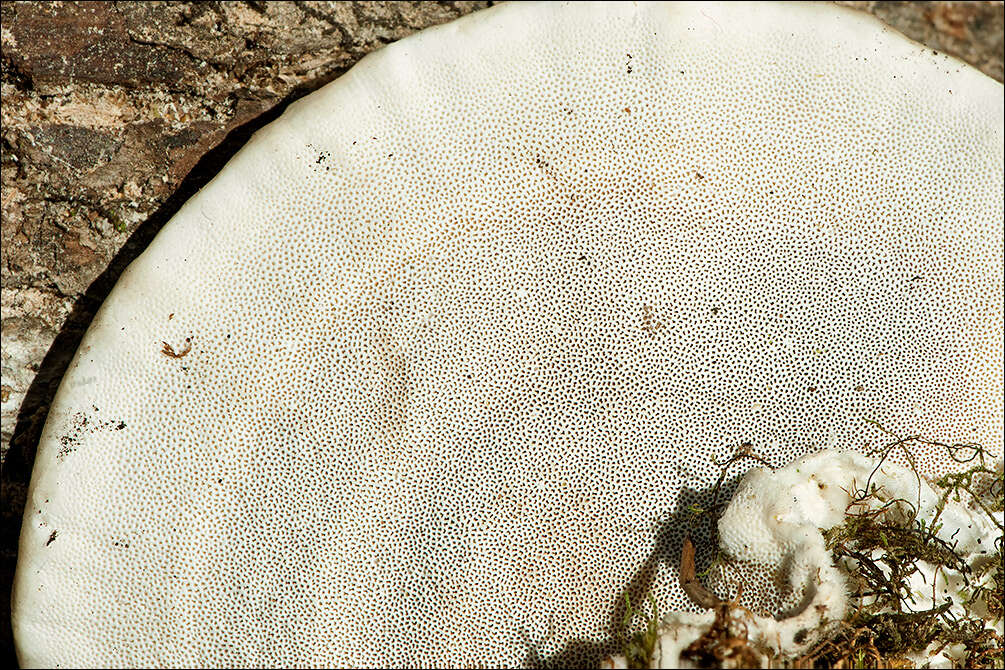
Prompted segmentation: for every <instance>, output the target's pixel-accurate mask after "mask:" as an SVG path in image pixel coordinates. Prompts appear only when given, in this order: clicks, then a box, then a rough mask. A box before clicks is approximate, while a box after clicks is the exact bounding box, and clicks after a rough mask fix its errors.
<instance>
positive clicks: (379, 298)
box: [13, 3, 1003, 667]
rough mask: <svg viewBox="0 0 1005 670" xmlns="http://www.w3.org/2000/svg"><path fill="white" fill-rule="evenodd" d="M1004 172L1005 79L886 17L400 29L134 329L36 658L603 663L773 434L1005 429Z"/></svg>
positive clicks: (148, 662) (41, 484)
mask: <svg viewBox="0 0 1005 670" xmlns="http://www.w3.org/2000/svg"><path fill="white" fill-rule="evenodd" d="M1002 183H1003V182H1002V89H1001V86H1000V85H998V84H996V83H995V82H993V81H991V80H990V79H988V78H986V77H984V76H983V75H981V74H980V73H978V72H976V71H974V70H972V69H970V68H968V67H967V66H965V65H962V64H961V63H959V62H957V61H955V60H952V59H950V58H947V57H945V56H943V55H938V54H933V53H932V52H931V51H928V50H925V49H923V48H922V47H921V46H920V45H917V44H915V43H912V42H910V41H908V40H906V39H904V38H903V37H901V36H899V35H896V34H893V33H891V32H889V31H888V30H887V29H885V28H883V27H882V26H881V25H880V24H878V23H877V22H875V21H874V20H873V19H871V18H869V17H867V16H864V15H859V14H857V13H855V12H852V11H850V10H843V9H837V8H833V7H829V6H823V5H808V6H804V5H790V4H779V5H772V4H757V5H755V6H750V5H744V4H739V3H726V4H723V5H704V4H698V5H692V4H682V5H649V4H645V3H638V4H636V3H606V4H599V5H575V4H574V5H561V4H545V5H527V4H523V3H516V4H514V5H513V6H502V7H498V8H493V9H491V10H488V11H485V12H480V13H478V14H475V15H473V16H471V17H469V18H466V19H463V20H460V21H457V22H456V23H453V24H449V25H447V26H443V27H439V28H435V29H432V30H428V31H424V32H423V33H421V34H419V35H417V36H415V37H411V38H409V39H406V40H403V41H401V42H400V43H398V44H395V45H392V46H391V47H388V48H386V49H384V50H382V51H381V52H380V53H378V54H375V55H374V56H371V57H368V58H367V59H365V60H364V61H363V62H361V63H360V64H359V65H358V66H356V67H354V68H353V69H352V70H351V71H350V72H348V73H347V74H346V75H344V76H343V77H341V78H340V79H339V80H338V81H336V82H334V83H332V84H331V85H329V86H327V87H325V88H323V89H321V90H319V91H317V92H316V93H314V94H312V95H310V96H308V97H306V98H305V99H303V100H302V101H300V102H298V103H296V104H295V105H292V106H291V107H290V108H289V109H288V110H287V111H286V113H285V114H284V115H283V116H282V117H281V118H280V119H279V120H277V121H276V122H274V123H273V124H271V125H270V126H269V127H268V128H266V129H264V130H263V131H261V132H260V133H259V134H258V135H257V136H256V137H255V138H254V139H253V140H252V141H251V142H250V143H249V145H248V146H247V147H246V148H245V149H243V150H242V151H241V152H240V153H239V154H238V155H237V156H235V157H234V159H233V160H232V161H231V162H230V163H229V164H228V165H227V167H226V168H225V169H224V170H223V171H222V172H221V173H220V174H219V175H218V176H217V177H216V178H215V179H214V180H213V182H211V183H210V184H209V185H208V186H207V187H206V188H205V189H203V191H202V192H200V193H199V194H198V195H197V196H195V197H194V198H192V199H191V200H190V201H189V202H188V203H187V204H186V205H185V206H184V207H183V208H182V209H181V210H180V211H179V212H178V214H177V216H175V218H174V219H173V220H172V221H171V222H170V223H169V224H168V225H167V226H165V227H164V229H163V230H162V231H161V232H160V233H159V235H158V236H157V238H156V239H155V240H154V242H153V243H152V244H151V246H150V248H149V249H148V250H147V251H146V252H145V253H144V254H143V255H142V257H140V258H139V259H138V260H137V261H136V262H135V263H134V264H133V265H132V266H131V267H130V268H129V269H128V271H127V272H125V273H124V274H123V276H122V278H121V280H120V281H119V283H118V285H117V286H116V288H115V290H114V292H113V293H112V295H111V296H110V297H109V299H108V301H107V302H106V304H105V305H104V306H103V308H102V310H101V311H100V313H99V314H98V316H97V317H96V318H95V321H94V323H93V325H92V327H91V329H90V331H89V332H88V334H87V336H86V337H85V339H84V341H83V343H82V346H81V348H80V350H79V351H78V353H77V356H76V358H75V360H74V362H73V363H72V365H71V367H70V369H69V370H68V372H67V375H66V377H65V379H64V380H63V383H62V386H61V388H60V391H59V393H58V395H57V398H56V400H55V402H54V404H53V406H52V410H51V413H50V416H49V419H48V423H47V425H46V429H45V432H44V436H43V439H42V443H41V445H40V447H39V451H38V457H37V461H36V465H35V472H34V475H33V481H32V487H31V491H30V494H29V500H28V503H27V508H26V512H25V523H24V528H23V533H22V542H21V554H20V558H19V566H18V574H17V579H16V583H15V587H14V590H15V602H14V608H13V621H14V630H15V635H16V637H17V644H18V650H19V654H20V658H21V661H22V663H24V664H25V665H51V664H57V663H59V664H64V665H87V666H107V665H134V666H156V667H162V666H174V665H180V666H210V665H212V666H215V665H236V666H258V665H266V666H312V665H321V666H332V665H334V666H371V667H373V666H377V667H380V666H388V665H390V666H395V665H407V666H412V665H419V666H455V667H465V666H468V667H475V666H496V665H505V666H516V665H521V664H528V663H535V662H553V663H557V664H577V663H588V662H593V661H597V660H599V659H600V658H601V657H603V656H604V655H605V654H608V653H611V652H612V651H613V650H612V649H611V648H610V640H611V635H612V628H611V621H612V620H613V619H616V618H617V613H618V607H619V604H620V603H621V602H622V598H621V594H622V591H624V590H632V589H634V590H635V591H641V590H643V589H645V590H650V591H651V592H652V593H653V594H654V597H655V598H656V600H657V602H658V604H659V606H660V609H661V611H670V610H678V609H686V608H688V607H689V603H688V600H687V599H686V597H685V595H684V593H683V592H682V591H681V589H680V587H679V585H678V583H677V573H676V560H677V553H678V550H679V546H680V542H681V539H682V537H683V528H682V527H681V526H679V525H677V524H675V523H671V522H670V520H671V519H676V518H678V516H677V515H679V514H680V513H682V512H684V511H685V510H686V509H687V508H688V506H689V505H690V504H692V503H701V502H703V501H704V502H707V498H708V497H709V494H710V488H711V487H712V485H713V483H714V482H715V479H716V477H717V476H718V474H719V467H718V466H717V465H716V464H715V459H717V458H722V457H724V456H726V455H728V454H730V453H731V452H732V451H733V449H734V448H735V447H736V446H737V445H740V444H743V443H750V444H751V445H753V448H754V449H755V450H756V451H757V452H758V453H760V454H761V455H762V456H764V457H765V458H766V459H767V460H768V461H769V462H770V463H772V464H781V463H786V462H789V461H790V460H792V459H793V458H796V457H798V456H801V455H805V454H807V453H811V452H814V451H817V450H819V449H821V448H824V447H827V446H829V445H835V444H841V445H846V446H847V447H848V448H849V449H854V450H865V449H868V448H869V447H870V446H876V444H877V443H878V442H879V441H882V440H883V439H885V436H884V435H882V433H880V432H879V431H877V430H875V429H874V428H872V427H871V425H870V424H867V423H866V422H865V421H864V420H865V419H871V420H874V421H878V422H880V423H881V424H882V425H883V426H885V427H886V428H888V429H889V430H892V431H896V432H898V433H900V434H924V435H927V436H929V437H931V438H933V439H939V438H953V439H963V440H968V441H974V442H980V443H983V444H985V445H989V446H994V448H1000V445H1001V444H1002V437H1003V431H1002V412H1001V408H1002V397H1003V396H1002V385H1003V382H1002V335H1003V315H1002V290H1003V280H1002V210H1001V200H1002ZM120 425H121V426H123V427H122V428H118V426H120ZM919 463H920V465H921V467H922V468H923V470H924V471H926V472H937V471H940V470H941V469H944V468H945V467H946V466H947V465H948V463H947V462H946V460H945V459H943V458H941V457H940V455H939V454H938V453H936V452H935V451H931V452H929V453H925V454H919ZM698 539H699V540H700V538H698ZM761 550H762V551H765V552H769V553H770V552H776V553H777V551H778V549H777V548H776V549H772V548H771V547H769V546H764V547H762V548H761ZM774 555H775V554H771V555H770V556H769V555H768V554H765V556H766V557H767V558H766V560H773V558H772V557H773V556H774ZM807 560H815V559H807ZM758 583H759V584H761V587H759V589H760V590H761V591H764V592H765V594H767V592H768V591H770V589H771V588H772V587H771V583H770V580H768V579H762V580H761V582H758ZM633 593H634V591H633ZM635 595H638V594H635ZM751 595H752V596H756V595H758V594H757V593H751ZM762 595H763V594H762ZM633 597H634V596H633Z"/></svg>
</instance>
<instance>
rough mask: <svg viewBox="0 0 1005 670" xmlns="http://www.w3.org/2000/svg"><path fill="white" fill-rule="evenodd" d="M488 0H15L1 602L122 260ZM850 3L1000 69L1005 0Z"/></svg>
mask: <svg viewBox="0 0 1005 670" xmlns="http://www.w3.org/2000/svg"><path fill="white" fill-rule="evenodd" d="M489 4H491V2H447V3H428V4H427V3H390V2H388V3H384V2H381V3H356V2H346V3H334V2H275V3H273V2H268V3H266V2H226V3H224V2H207V3H198V4H196V3H190V2H180V3H174V2H172V3H147V2H121V3H109V2H87V3H69V2H68V3H41V2H23V3H5V4H3V5H2V8H0V18H2V24H3V25H2V94H3V107H2V120H3V130H2V148H0V152H2V178H0V194H2V200H3V218H2V231H0V239H2V275H3V282H2V308H3V315H2V328H3V353H2V384H0V399H2V425H0V433H2V442H0V460H2V462H3V465H4V467H3V474H2V483H3V492H2V496H0V515H2V527H0V585H2V586H3V589H2V592H0V599H2V600H3V605H2V606H0V607H2V608H5V607H6V605H7V603H8V602H9V595H10V580H11V576H12V574H13V568H14V562H15V558H16V552H17V537H18V533H19V532H20V525H21V513H22V510H23V507H24V499H25V493H26V489H27V484H28V480H29V477H30V474H31V465H32V461H33V459H34V453H35V446H36V443H37V441H38V438H39V434H40V432H41V428H42V424H43V422H44V420H45V415H46V412H47V410H48V407H49V403H50V402H51V400H52V397H53V394H54V393H55V390H56V387H57V385H58V383H59V380H60V378H61V377H62V375H63V372H64V370H65V369H66V366H67V364H68V363H69V360H70V358H71V357H72V356H73V353H74V351H75V349H76V346H77V343H78V342H79V341H80V338H81V336H82V335H83V332H84V330H85V329H86V328H87V325H88V324H89V322H90V320H91V318H92V317H93V315H94V313H95V311H96V309H97V308H98V306H100V304H101V302H102V300H103V299H104V298H105V296H107V295H108V292H109V291H110V289H111V287H112V286H113V284H114V283H115V281H116V279H117V278H118V276H119V274H120V273H121V272H122V270H123V269H124V268H125V266H126V265H127V264H128V263H129V262H130V261H131V260H132V259H134V258H135V257H136V256H137V255H138V254H139V253H140V252H141V251H142V250H143V248H144V247H145V246H146V245H147V243H148V242H149V241H150V240H151V239H152V238H153V236H154V235H155V234H156V233H157V231H158V230H159V229H160V228H161V227H162V226H163V225H164V224H165V223H166V222H167V221H168V219H170V218H171V216H172V215H173V214H174V213H175V211H177V209H178V208H179V207H180V206H181V205H182V203H184V201H185V200H186V199H187V198H188V197H189V196H191V195H192V194H193V193H194V192H195V191H196V190H198V189H199V188H200V187H201V186H202V185H204V184H205V183H206V182H207V181H208V180H209V179H210V178H211V177H212V176H213V175H214V174H215V173H216V172H217V171H218V170H219V169H220V168H221V167H222V166H223V164H224V163H225V162H226V161H227V159H229V158H230V156H232V155H233V153H234V152H235V151H236V150H237V149H238V148H239V147H240V146H241V145H242V144H243V143H244V142H245V141H246V140H247V139H248V137H249V136H250V135H251V133H252V132H254V131H255V130H257V129H258V128H260V127H262V126H263V125H265V124H266V123H268V122H269V121H271V120H272V119H274V118H276V117H277V116H278V115H279V113H280V112H281V111H282V110H283V108H285V106H286V105H287V104H288V103H289V102H291V101H292V100H294V99H296V98H298V97H300V96H302V95H305V94H306V93H309V92H310V91H313V90H315V89H317V88H319V87H320V86H322V85H324V84H326V83H328V82H329V81H331V80H332V79H335V78H336V77H338V76H339V75H340V74H342V73H343V72H345V71H346V70H347V69H348V68H349V67H351V66H352V65H353V64H354V63H355V62H356V61H357V60H359V59H360V58H361V57H362V56H363V55H365V54H366V53H368V52H370V51H372V50H374V49H376V48H378V47H380V46H381V45H383V44H386V43H388V42H392V41H394V40H397V39H400V38H401V37H404V36H405V35H408V34H409V33H412V32H414V31H416V30H419V29H421V28H424V27H426V26H430V25H434V24H438V23H443V22H445V21H449V20H451V19H453V18H456V17H458V16H461V15H463V14H467V13H469V12H472V11H475V10H477V9H480V8H482V7H485V6H487V5H489ZM841 4H846V5H851V6H854V7H857V8H859V9H863V10H865V11H870V12H872V13H874V14H876V15H877V16H878V17H879V18H881V19H882V20H884V21H886V22H887V23H889V24H890V25H892V26H894V27H895V28H897V29H898V30H901V31H902V32H904V33H906V34H907V35H908V36H910V37H912V38H913V39H916V40H918V41H921V42H923V43H925V44H926V45H928V46H930V47H931V48H933V49H937V50H940V51H946V52H948V53H951V54H953V55H956V56H958V57H960V58H962V59H963V60H966V61H968V62H970V63H971V64H973V65H975V66H976V67H978V68H980V69H981V70H982V71H984V72H985V73H986V74H988V75H990V76H992V77H994V78H996V79H998V80H999V81H1001V80H1002V25H1003V7H1002V3H1001V2H979V3H963V2H944V3H921V2H893V3H881V2H844V3H841ZM3 619H4V621H3V624H2V626H3V627H2V629H0V647H2V648H3V650H4V655H10V654H11V653H12V645H11V641H10V640H11V638H10V628H9V624H8V622H9V617H7V616H4V617H3Z"/></svg>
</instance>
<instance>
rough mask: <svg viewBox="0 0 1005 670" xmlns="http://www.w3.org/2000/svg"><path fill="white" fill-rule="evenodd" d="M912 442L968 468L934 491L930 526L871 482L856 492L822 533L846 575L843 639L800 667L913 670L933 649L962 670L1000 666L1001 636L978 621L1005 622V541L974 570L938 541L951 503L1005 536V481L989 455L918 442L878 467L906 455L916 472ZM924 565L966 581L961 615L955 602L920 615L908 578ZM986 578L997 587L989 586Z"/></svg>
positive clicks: (901, 443)
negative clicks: (837, 521)
mask: <svg viewBox="0 0 1005 670" xmlns="http://www.w3.org/2000/svg"><path fill="white" fill-rule="evenodd" d="M877 425H878V424H877ZM914 442H917V443H920V444H925V445H927V446H939V447H943V448H945V449H947V450H948V451H949V453H950V454H951V455H952V456H953V458H954V459H956V460H957V461H958V462H960V463H966V464H969V467H968V469H967V470H965V471H963V472H957V473H951V474H948V475H945V476H943V477H942V478H940V479H939V480H938V481H937V482H936V485H937V486H938V487H939V488H941V489H942V491H941V495H940V501H939V504H938V505H937V506H936V512H935V514H934V516H932V517H931V518H925V517H923V516H921V515H919V514H918V510H917V507H916V506H915V505H914V504H912V503H911V502H910V501H907V500H899V499H897V500H886V501H883V500H881V499H880V498H879V497H878V495H877V490H876V488H875V487H874V486H871V485H870V484H871V482H869V481H867V482H866V486H865V487H863V488H862V489H860V490H858V491H855V492H854V493H853V496H852V498H853V499H852V503H851V504H850V505H849V506H848V511H847V512H846V520H845V522H844V523H843V524H841V525H839V526H835V527H833V528H831V529H829V530H827V531H825V532H824V538H825V541H826V543H827V547H828V549H830V551H831V552H832V555H833V557H834V560H835V562H836V563H838V564H844V565H845V566H846V568H848V572H849V577H850V585H851V587H852V594H851V595H852V601H851V602H852V603H853V606H852V608H851V610H850V612H849V614H848V616H847V617H846V618H845V619H844V621H843V622H842V624H841V627H840V628H839V630H838V632H837V634H836V635H834V636H831V637H829V638H828V639H826V640H822V641H821V642H819V643H818V644H817V645H815V646H814V648H813V649H811V650H810V651H809V652H808V653H806V654H804V655H803V656H801V657H800V658H798V659H795V661H794V662H793V663H792V666H793V667H797V668H814V667H861V668H867V667H868V668H893V667H912V666H913V663H912V662H911V661H910V660H908V656H909V655H910V654H920V653H922V652H924V651H925V650H927V649H928V648H929V647H930V646H933V645H934V649H936V650H943V649H945V648H947V647H949V646H951V645H953V646H956V647H957V649H960V650H962V651H961V653H958V654H955V656H957V657H958V661H957V662H958V663H959V664H960V665H961V666H962V667H968V668H1001V667H1002V652H1003V648H1002V647H1003V640H1002V636H1001V635H1000V634H998V633H997V632H996V631H994V630H992V629H989V628H988V627H987V626H986V622H985V621H984V619H982V618H980V617H979V616H977V615H976V614H975V612H976V611H979V602H978V601H981V602H983V604H984V607H985V608H986V609H987V611H988V612H989V613H990V614H991V615H992V617H994V616H999V617H1000V616H1001V615H1002V587H1003V586H1005V578H1003V572H1002V551H1001V545H1002V537H1001V535H999V537H998V538H997V540H996V551H995V553H994V554H993V555H992V556H990V560H988V561H986V562H982V563H981V564H979V565H978V566H972V565H970V564H968V563H967V561H966V560H965V559H964V557H963V556H961V555H960V554H959V553H958V552H957V551H956V549H955V547H954V546H953V545H950V544H949V543H947V542H946V541H944V540H942V539H941V538H939V537H937V535H936V534H937V533H938V531H939V529H940V527H941V524H940V522H939V519H940V517H941V515H942V512H943V510H944V509H945V505H946V503H947V501H949V500H950V499H952V500H953V501H955V502H964V503H966V504H970V505H972V506H973V508H974V509H978V510H980V511H981V512H982V513H983V514H986V515H987V516H988V517H989V518H990V519H991V520H992V521H993V522H994V524H995V525H996V526H997V527H998V528H999V530H1000V531H1001V530H1002V523H1001V521H1000V520H999V519H1000V510H1001V509H1002V505H1003V499H1002V490H1003V487H1002V474H1001V473H1000V472H996V471H995V470H993V469H991V468H990V467H989V466H988V465H987V462H986V461H987V458H986V457H987V454H986V452H985V451H984V449H983V448H982V447H980V446H979V445H969V444H968V445H959V444H954V445H949V444H940V443H936V442H931V441H928V440H924V439H922V438H917V437H914V438H898V439H897V441H896V442H893V443H891V444H889V445H887V446H886V447H884V448H883V450H882V452H881V458H880V461H879V464H878V465H877V466H876V468H877V469H878V468H879V465H881V464H882V462H883V461H884V460H885V459H886V458H887V457H888V456H889V455H890V453H891V452H892V451H894V450H895V449H900V450H903V452H904V453H905V455H906V456H907V459H908V461H909V462H910V463H911V464H912V465H913V463H914V458H913V455H912V454H911V452H910V448H909V447H910V445H911V444H912V443H914ZM874 472H875V470H874ZM915 472H916V473H917V470H916V469H915ZM870 480H871V477H870ZM922 562H924V563H927V564H928V565H930V566H937V567H936V570H940V569H941V570H949V571H953V572H954V573H955V574H957V575H959V576H960V578H961V579H962V580H963V583H964V588H963V590H962V592H963V594H964V595H965V598H964V602H963V610H964V612H965V614H964V615H963V616H958V614H954V613H953V611H952V607H953V603H952V602H951V601H946V602H943V603H941V604H934V603H933V606H932V607H930V608H928V609H923V610H920V611H916V610H915V609H914V607H913V605H914V602H915V599H914V597H913V596H912V594H911V589H910V579H911V577H912V576H914V575H915V574H917V573H919V572H920V570H921V568H922V566H921V563H922ZM989 573H990V574H991V577H990V582H991V583H990V585H988V584H986V583H984V582H985V581H986V580H985V576H986V575H988V574H989ZM978 584H980V585H978Z"/></svg>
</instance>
